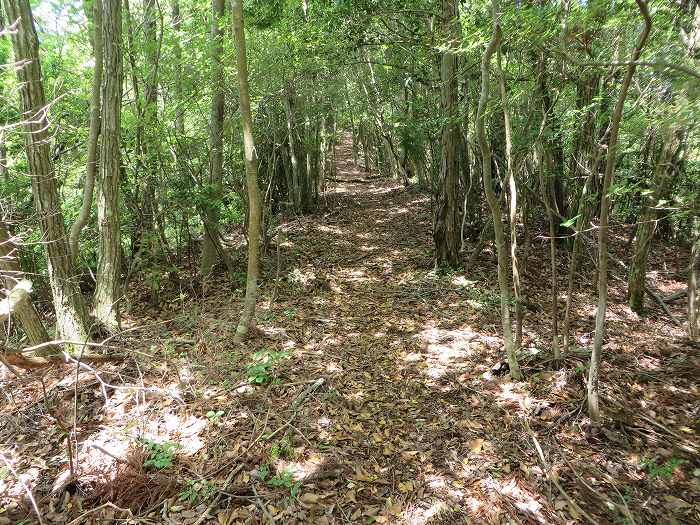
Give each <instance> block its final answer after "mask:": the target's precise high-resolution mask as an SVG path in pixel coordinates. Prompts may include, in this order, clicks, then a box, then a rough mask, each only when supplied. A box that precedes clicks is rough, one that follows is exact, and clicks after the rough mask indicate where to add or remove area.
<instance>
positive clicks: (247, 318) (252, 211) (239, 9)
mask: <svg viewBox="0 0 700 525" xmlns="http://www.w3.org/2000/svg"><path fill="white" fill-rule="evenodd" d="M231 9H232V13H233V39H234V43H235V45H236V64H237V66H238V84H239V97H240V105H241V121H242V124H243V144H244V148H245V173H246V184H247V186H248V207H249V212H248V221H249V222H248V275H247V278H246V290H245V299H244V300H243V311H242V312H241V319H240V321H239V323H238V327H237V328H236V335H235V340H236V341H239V342H240V341H242V340H243V339H244V338H245V337H246V336H247V335H248V331H249V330H250V327H251V325H252V324H253V319H254V317H255V301H256V297H257V293H258V272H259V257H260V216H261V203H260V188H259V187H258V158H257V154H256V152H255V141H254V140H253V117H252V115H251V111H250V93H249V90H248V61H247V59H246V48H245V30H244V28H243V0H233V2H232V8H231Z"/></svg>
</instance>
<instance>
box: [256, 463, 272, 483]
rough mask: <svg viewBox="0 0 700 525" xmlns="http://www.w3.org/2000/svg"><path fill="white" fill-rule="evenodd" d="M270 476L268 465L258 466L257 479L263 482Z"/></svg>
mask: <svg viewBox="0 0 700 525" xmlns="http://www.w3.org/2000/svg"><path fill="white" fill-rule="evenodd" d="M269 475H270V465H268V464H267V463H265V464H264V465H260V467H259V468H258V477H259V478H260V479H261V480H263V481H265V480H266V479H267V477H268V476H269Z"/></svg>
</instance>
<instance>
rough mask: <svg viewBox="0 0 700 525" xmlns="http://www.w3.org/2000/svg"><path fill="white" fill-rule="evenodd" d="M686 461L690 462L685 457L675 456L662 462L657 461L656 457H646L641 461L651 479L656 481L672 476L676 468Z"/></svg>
mask: <svg viewBox="0 0 700 525" xmlns="http://www.w3.org/2000/svg"><path fill="white" fill-rule="evenodd" d="M685 463H688V462H687V461H686V460H684V459H680V458H675V457H674V458H670V459H667V460H666V461H664V462H663V463H661V464H659V463H657V462H656V459H655V458H644V459H643V460H642V461H641V466H642V468H645V469H646V470H647V472H648V474H649V480H650V481H654V480H655V479H657V478H663V479H669V478H671V477H672V476H673V473H674V472H675V470H676V469H677V468H678V467H680V466H681V465H683V464H685Z"/></svg>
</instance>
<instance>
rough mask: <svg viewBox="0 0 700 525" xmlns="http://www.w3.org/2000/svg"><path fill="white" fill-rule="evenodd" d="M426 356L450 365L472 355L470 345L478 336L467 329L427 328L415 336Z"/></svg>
mask: <svg viewBox="0 0 700 525" xmlns="http://www.w3.org/2000/svg"><path fill="white" fill-rule="evenodd" d="M416 338H417V339H418V341H420V343H421V344H422V345H424V348H425V350H426V351H427V353H428V354H431V355H432V356H435V357H437V358H438V360H439V361H440V362H441V363H450V362H453V361H458V360H462V359H465V358H466V357H468V356H470V355H472V350H471V346H470V345H471V343H472V342H473V341H475V340H477V339H478V338H479V335H478V334H476V333H475V332H472V331H471V330H469V329H457V330H445V329H440V328H428V329H426V330H423V331H421V332H420V333H418V334H417V335H416Z"/></svg>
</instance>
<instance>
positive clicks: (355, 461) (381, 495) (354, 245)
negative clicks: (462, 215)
mask: <svg viewBox="0 0 700 525" xmlns="http://www.w3.org/2000/svg"><path fill="white" fill-rule="evenodd" d="M343 147H344V148H346V150H345V151H342V150H341V151H340V155H339V158H340V162H341V164H340V165H339V173H338V177H339V179H340V181H339V182H337V183H334V184H332V185H330V187H329V189H328V191H327V192H326V193H325V194H324V195H323V197H322V202H323V203H324V207H323V209H321V210H320V211H319V213H318V214H317V215H315V216H306V217H298V218H295V219H294V220H291V221H290V222H288V223H285V224H284V225H282V227H281V228H282V229H283V231H284V237H285V241H284V242H283V243H282V244H281V245H280V247H279V248H280V268H279V270H280V274H279V279H277V278H276V271H277V260H276V255H275V250H276V247H272V249H271V250H270V253H269V254H268V257H267V259H266V260H265V268H266V271H265V272H263V275H262V276H261V301H260V302H259V308H258V312H257V326H256V327H255V329H254V331H253V336H252V337H251V338H250V339H249V340H248V341H247V342H246V343H245V344H244V345H236V344H234V343H233V333H234V331H235V328H236V322H237V318H238V313H239V309H240V299H241V298H242V295H243V290H242V286H241V285H240V284H235V285H231V284H230V283H228V282H226V280H225V278H223V277H221V278H220V279H219V280H218V281H215V282H213V283H211V285H212V286H211V290H210V291H208V293H207V294H206V295H205V296H203V297H192V298H188V299H187V301H185V302H184V304H181V303H182V301H181V303H175V302H173V304H177V306H173V307H172V308H171V309H167V308H164V309H163V310H162V311H158V312H153V311H151V310H149V309H148V308H147V307H144V308H142V309H141V310H139V309H137V308H136V307H135V308H134V309H133V311H131V312H130V313H129V315H130V317H128V318H127V320H126V321H125V326H126V325H128V326H138V325H139V324H141V325H144V324H146V323H148V322H151V321H153V322H160V321H161V320H166V319H169V322H168V324H167V326H159V327H158V328H157V329H156V328H152V329H143V330H141V331H137V332H134V333H133V334H130V335H132V336H133V338H132V339H128V338H124V339H122V340H121V341H119V340H117V341H116V343H117V344H119V345H121V346H122V347H123V348H124V351H128V349H130V348H135V349H138V350H139V352H142V353H143V354H144V355H137V356H135V357H134V356H132V357H133V358H131V359H130V360H129V361H128V362H127V363H124V364H122V365H114V366H112V365H109V366H105V367H103V368H104V373H103V374H102V377H103V378H104V380H105V381H106V382H109V383H110V384H111V385H113V387H105V386H103V385H101V384H99V383H98V382H97V381H96V379H95V377H94V375H93V374H91V373H88V372H81V374H79V376H78V380H79V381H78V385H77V387H76V385H75V383H74V382H75V378H76V376H75V374H74V371H73V373H68V374H66V373H65V371H52V372H50V373H49V374H48V375H47V376H46V377H45V383H46V388H47V392H48V394H47V396H48V399H49V401H50V403H49V405H48V408H47V407H46V406H44V403H43V402H42V394H41V384H40V382H38V381H37V380H35V379H31V381H30V380H27V382H26V383H13V385H14V386H15V388H14V389H13V390H12V391H11V393H8V394H7V395H8V396H9V398H11V400H12V403H15V405H12V404H10V402H8V404H7V405H6V406H5V409H4V412H2V414H1V416H2V417H1V419H0V424H1V425H2V426H0V429H1V430H2V438H3V441H2V450H3V453H4V455H5V457H6V458H7V459H8V461H10V462H11V463H12V464H13V465H15V466H16V467H17V471H18V472H19V473H20V476H22V479H24V480H25V481H26V482H27V484H28V485H30V488H31V490H32V491H34V493H35V494H36V495H37V496H39V499H40V501H41V504H42V505H48V503H47V502H48V501H49V500H50V499H51V496H50V494H51V487H52V485H53V484H54V483H56V480H60V482H61V483H63V482H65V483H67V481H68V480H67V477H66V473H67V472H68V471H69V464H68V460H67V455H66V452H65V450H64V449H65V446H64V445H63V443H64V442H65V441H61V438H60V436H61V435H65V432H64V433H63V434H61V431H60V429H59V427H58V426H57V425H56V424H55V423H56V415H57V414H61V417H63V419H62V424H63V426H64V427H65V428H67V429H69V428H70V427H71V425H72V417H71V416H70V414H72V410H73V408H72V407H73V405H72V402H73V394H74V392H77V393H78V399H79V403H78V412H79V414H80V419H79V420H78V423H77V427H78V433H79V438H78V440H79V443H80V447H79V449H78V454H79V457H80V458H81V459H80V464H81V467H82V468H83V474H81V476H83V477H79V479H78V480H77V483H76V486H77V487H78V493H79V497H80V498H82V499H81V502H82V504H84V505H85V507H86V508H87V507H89V506H96V505H98V504H100V503H104V502H106V501H112V502H113V503H116V504H118V505H119V504H121V505H124V506H129V507H130V508H131V509H132V510H133V511H134V512H135V513H144V514H148V517H149V518H148V519H150V520H151V521H152V522H153V523H161V522H162V523H178V524H180V523H182V524H185V525H187V524H191V523H194V522H195V521H196V520H197V519H198V518H199V517H200V516H203V515H204V516H205V515H206V512H207V506H208V503H209V502H210V501H211V500H210V499H206V500H205V499H197V498H194V499H193V500H192V501H190V500H188V499H187V497H184V499H182V498H183V496H182V494H183V491H186V490H187V488H188V487H193V486H199V485H196V483H198V482H199V483H201V481H202V480H205V481H206V482H207V483H211V484H212V486H214V487H216V486H219V487H220V486H222V485H224V484H225V483H227V485H226V487H225V490H224V491H223V493H222V494H221V499H220V501H219V503H218V505H219V506H220V509H221V511H220V512H221V513H220V514H212V515H211V516H210V517H209V518H208V519H206V520H205V521H204V523H207V524H208V525H209V524H214V523H219V524H221V523H225V524H227V525H229V524H233V523H236V524H238V523H245V524H258V523H265V522H266V521H265V520H267V521H268V522H269V518H265V516H266V515H271V516H274V519H275V521H276V522H277V523H284V524H287V523H289V524H315V523H319V524H323V525H331V524H333V525H335V524H338V525H341V524H343V525H345V524H349V523H350V524H355V523H358V524H359V523H362V524H365V523H400V524H415V525H419V524H421V525H439V524H453V523H454V524H470V523H488V524H501V523H503V524H505V523H543V524H544V523H562V524H563V523H579V522H581V520H582V517H581V515H580V512H579V511H578V510H577V507H576V505H579V506H581V507H582V508H584V509H585V510H586V512H590V513H593V514H594V515H595V516H596V517H597V519H599V520H600V523H624V520H625V519H626V517H625V514H624V512H625V511H624V506H622V503H621V502H623V501H624V502H625V503H626V504H628V505H629V506H630V508H632V509H633V512H634V514H635V522H636V523H638V524H639V525H641V524H643V523H657V522H660V521H659V519H660V518H659V517H660V516H663V517H664V519H666V518H667V517H672V518H673V520H670V519H669V523H691V522H692V519H693V517H694V516H697V511H696V510H695V507H693V505H696V503H695V502H696V501H697V498H696V497H697V496H700V494H699V493H698V481H697V479H696V477H694V474H693V469H694V468H698V467H700V465H697V457H698V454H697V451H698V439H697V433H698V432H700V428H698V427H697V415H698V413H697V399H698V398H700V387H699V386H698V384H697V370H698V359H697V355H696V353H693V351H692V350H691V349H690V348H689V347H688V346H684V344H683V342H682V340H681V339H680V335H679V334H680V332H679V330H678V329H677V328H676V327H674V326H673V325H672V324H671V323H670V322H668V321H667V320H665V319H663V317H661V316H662V315H663V314H659V313H658V312H656V311H654V317H651V318H647V319H641V318H639V317H638V316H636V314H633V313H631V312H630V311H629V310H628V309H627V307H626V306H625V305H624V294H623V291H622V290H621V289H616V288H615V286H611V296H612V299H611V308H610V311H609V313H608V315H607V319H608V322H609V327H608V328H609V330H608V337H607V339H606V345H605V347H604V349H603V368H602V371H601V372H602V373H601V382H602V383H601V384H602V397H603V405H604V411H605V414H606V425H605V426H604V427H603V428H602V429H601V430H596V431H595V432H594V431H592V430H591V428H590V425H589V422H588V421H587V419H586V418H585V408H584V405H583V400H584V395H585V380H586V366H587V361H588V357H589V354H590V344H591V340H592V334H593V323H594V317H595V301H594V297H593V295H592V286H591V285H590V282H589V281H587V280H586V279H582V281H583V282H582V284H581V287H580V289H577V290H576V292H575V296H574V305H573V306H574V309H573V310H572V320H573V323H572V325H573V330H574V334H573V335H574V341H575V344H574V345H573V347H572V349H571V351H570V352H569V353H568V354H567V355H566V356H565V358H564V361H563V363H561V365H559V366H555V365H554V363H553V362H552V359H551V357H552V356H551V352H550V351H549V346H550V344H551V343H550V342H551V334H550V327H551V320H550V318H549V313H548V306H546V305H548V304H549V298H548V274H547V265H545V264H541V261H543V260H546V257H547V251H546V250H547V246H546V245H545V244H544V243H541V244H537V243H536V244H535V246H533V250H532V254H531V259H532V260H531V261H530V264H529V265H528V266H529V270H528V272H527V275H526V276H524V280H523V282H524V284H525V286H526V289H527V293H528V300H529V302H530V304H529V309H528V310H527V312H526V317H525V335H524V348H523V351H522V352H521V363H522V367H523V371H524V372H525V374H526V377H525V380H523V381H515V380H513V379H512V378H511V377H510V374H509V372H508V366H507V364H506V363H505V356H504V352H503V341H502V338H501V336H500V312H499V295H498V286H497V281H496V279H495V267H494V265H493V260H492V257H490V256H489V255H488V253H487V251H485V252H484V254H483V256H482V257H481V259H480V260H479V261H478V264H477V265H476V266H475V269H473V270H471V271H470V272H469V274H464V272H462V271H454V272H438V271H436V270H435V268H434V265H433V261H432V255H431V247H432V239H431V228H432V221H431V216H430V199H429V198H428V197H427V196H425V195H422V194H420V193H417V192H415V191H414V190H412V189H410V188H409V189H405V188H403V187H401V186H399V185H398V184H396V183H394V182H387V181H381V180H377V179H376V178H371V174H368V173H365V172H363V171H362V170H361V169H359V168H358V167H357V166H355V165H354V164H353V163H352V161H351V158H349V152H348V151H347V147H348V145H347V144H344V146H343ZM344 178H345V179H349V180H350V182H343V179H344ZM535 261H537V263H535ZM562 264H563V263H562ZM560 275H562V276H565V275H566V271H565V267H562V268H560ZM563 278H564V277H563ZM669 287H672V284H669ZM562 289H564V287H562ZM621 294H622V295H621ZM562 299H563V298H562ZM541 305H545V306H544V307H542V306H541ZM320 379H322V380H323V381H322V383H319V384H317V381H318V380H320ZM2 381H3V382H4V383H3V384H11V382H12V381H15V380H14V379H13V378H11V377H10V376H7V375H4V376H2ZM314 385H316V387H314ZM114 387H116V388H114ZM309 389H311V390H309ZM103 391H104V392H106V393H107V396H106V400H105V395H104V394H103ZM8 392H9V391H8ZM9 398H8V399H9ZM51 407H53V408H51ZM20 429H25V430H22V431H21V432H20ZM26 429H29V430H26ZM30 431H31V433H30ZM21 433H25V434H27V435H25V436H23V437H22V439H21V440H20V439H19V437H18V435H21ZM534 439H536V440H537V443H538V444H539V445H541V450H542V454H543V456H544V458H545V461H546V464H547V465H546V466H545V465H543V464H542V460H541V458H540V456H539V452H538V450H537V447H536V446H535V441H534ZM145 440H148V441H150V442H151V443H155V444H157V445H150V448H149V445H148V443H147V441H145ZM167 443H172V444H175V445H176V448H174V449H173V450H172V454H171V456H172V457H170V460H171V461H172V465H169V466H166V467H163V468H162V469H155V468H153V467H145V466H144V462H145V461H147V460H148V457H149V454H151V453H152V452H153V450H156V451H160V452H163V449H162V447H163V446H164V445H165V444H167ZM96 446H97V447H99V448H96ZM42 447H49V449H48V450H43V448H42ZM158 447H161V448H158ZM100 449H103V450H100ZM104 451H107V452H108V453H105V452H104ZM30 454H32V455H31V456H30ZM165 455H166V456H167V454H165ZM36 456H41V457H42V458H44V457H46V458H49V460H47V461H44V464H41V463H40V462H38V461H34V460H35V457H36ZM42 461H43V460H42ZM678 461H681V463H678ZM645 462H646V463H645ZM649 462H651V463H649ZM652 464H653V465H654V466H655V467H650V466H649V465H652ZM645 465H646V466H645ZM652 468H658V469H661V471H662V472H663V473H664V474H663V475H661V474H658V475H657V476H656V477H654V478H653V479H652V478H651V477H650V475H649V472H650V471H651V469H652ZM236 469H238V470H236ZM547 469H551V472H554V473H556V476H557V479H558V480H559V483H560V484H561V485H562V487H565V489H566V491H567V494H569V495H570V496H571V498H572V499H573V500H574V501H575V502H576V504H572V503H571V502H570V501H568V500H567V499H566V498H565V497H564V496H562V494H560V493H559V491H558V490H557V489H556V487H554V486H553V484H552V483H551V482H549V481H548V475H549V472H547ZM663 469H666V470H663ZM229 475H232V477H231V478H230V479H228V477H229ZM88 477H89V479H88ZM580 480H584V481H585V482H586V484H588V485H589V486H591V487H594V488H595V490H594V491H591V490H589V489H588V488H586V485H585V484H583V483H582V482H581V481H580ZM59 484H60V483H59ZM203 486H204V487H205V489H206V487H207V486H208V485H203ZM148 487H150V488H148ZM0 488H1V489H2V491H3V492H2V498H3V499H2V504H3V505H8V504H9V502H10V501H15V502H19V503H18V504H17V508H18V509H20V510H22V511H24V512H25V515H28V514H30V512H31V511H30V508H29V505H28V504H27V502H26V501H25V490H24V488H23V487H22V486H21V484H19V483H17V482H16V480H14V479H13V478H12V477H11V476H10V477H5V478H3V479H0ZM127 488H128V490H127ZM200 488H201V487H200ZM113 489H114V490H113ZM117 489H118V490H117ZM205 489H202V490H205ZM617 491H619V492H620V494H622V495H623V496H624V498H625V499H624V500H623V499H621V497H620V496H618V492H617ZM64 494H68V492H66V491H64V492H63V493H62V494H61V495H60V497H58V499H57V501H58V503H56V504H55V507H56V508H61V509H64V508H65V505H64V504H63V503H62V501H63V499H62V498H63V497H64ZM185 494H187V493H186V492H185ZM137 496H138V497H137ZM42 498H43V499H42ZM669 498H675V499H669ZM69 499H70V498H69ZM163 501H166V504H165V505H164V504H163ZM71 505H73V504H71ZM72 508H77V507H72ZM263 509H264V510H263ZM655 509H656V510H655ZM15 510H17V509H15ZM67 512H69V513H70V512H72V511H67ZM694 512H695V514H693V513H694ZM149 513H150V514H149ZM19 514H20V513H19V511H17V512H15V514H13V516H15V515H18V516H19ZM0 515H1V514H0ZM657 518H658V519H657Z"/></svg>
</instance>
